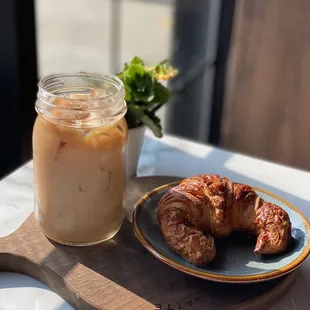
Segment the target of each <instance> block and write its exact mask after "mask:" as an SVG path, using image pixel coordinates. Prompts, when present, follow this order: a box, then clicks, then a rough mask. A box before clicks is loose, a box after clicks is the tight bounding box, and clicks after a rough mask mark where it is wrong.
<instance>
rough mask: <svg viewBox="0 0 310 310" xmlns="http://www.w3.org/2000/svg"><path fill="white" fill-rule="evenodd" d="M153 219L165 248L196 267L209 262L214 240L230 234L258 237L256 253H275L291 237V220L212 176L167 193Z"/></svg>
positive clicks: (237, 186)
mask: <svg viewBox="0 0 310 310" xmlns="http://www.w3.org/2000/svg"><path fill="white" fill-rule="evenodd" d="M157 218H158V222H159V225H160V229H161V232H162V235H163V237H164V239H165V241H166V242H167V244H168V245H169V246H170V248H171V249H172V250H174V251H175V252H177V253H178V254H179V255H181V256H182V257H183V258H184V259H186V260H187V261H189V262H191V263H193V264H195V265H198V266H205V265H207V264H208V263H210V262H211V261H212V260H213V259H214V258H215V255H216V248H215V243H214V238H222V237H227V236H228V235H229V234H230V233H231V232H232V231H248V232H249V233H251V234H254V235H256V236H258V238H257V242H256V246H255V249H254V253H255V254H257V255H258V254H276V253H281V252H283V251H284V250H285V249H286V248H287V245H288V242H289V239H290V238H291V222H290V219H289V216H288V214H287V213H286V212H285V211H284V210H283V209H282V208H281V207H279V206H277V205H275V204H272V203H270V202H266V201H264V200H263V199H262V198H261V197H259V196H258V195H257V194H256V192H255V191H254V189H253V188H252V187H250V186H248V185H245V184H240V183H234V182H231V181H229V180H228V179H227V178H221V177H220V176H219V175H214V174H212V175H208V174H206V175H196V176H193V177H191V178H187V179H184V180H183V181H182V182H181V183H180V184H179V185H178V186H175V187H173V188H171V189H169V190H168V191H167V192H166V193H165V194H164V196H163V197H162V198H161V199H160V201H159V204H158V210H157Z"/></svg>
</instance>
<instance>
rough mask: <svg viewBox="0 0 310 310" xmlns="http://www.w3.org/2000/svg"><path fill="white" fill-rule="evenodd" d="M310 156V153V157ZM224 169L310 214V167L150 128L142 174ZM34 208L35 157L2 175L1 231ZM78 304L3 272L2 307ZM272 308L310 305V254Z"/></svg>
mask: <svg viewBox="0 0 310 310" xmlns="http://www.w3.org/2000/svg"><path fill="white" fill-rule="evenodd" d="M309 160H310V158H309ZM198 173H218V174H220V175H223V176H226V177H228V178H229V179H231V180H233V181H236V182H243V183H247V184H250V185H253V186H257V187H260V188H264V189H266V190H268V191H271V192H273V193H274V194H276V195H279V196H281V197H283V198H284V199H286V200H288V201H289V202H291V203H293V204H294V205H295V206H296V207H298V208H299V209H300V210H301V211H302V212H303V213H304V214H305V215H306V216H307V218H308V219H310V173H309V172H306V171H301V170H297V169H292V168H289V167H284V166H281V165H278V164H274V163H270V162H266V161H262V160H259V159H254V158H250V157H247V156H243V155H240V154H235V153H231V152H226V151H223V150H219V149H215V148H213V147H210V146H206V145H202V144H198V143H194V142H190V141H186V140H184V139H180V138H175V137H171V136H168V135H166V136H165V137H164V138H162V139H156V138H153V136H152V134H151V133H150V132H147V133H146V136H145V141H144V145H143V149H142V155H141V157H140V161H139V167H138V172H137V175H138V176H147V175H165V176H177V177H188V176H191V175H194V174H198ZM32 210H33V186H32V162H29V163H27V164H26V165H24V166H22V167H21V168H19V169H18V170H16V171H15V172H13V173H12V174H10V175H9V176H7V177H6V178H4V179H3V180H2V181H0V236H6V235H8V234H10V233H12V232H13V231H15V230H16V229H17V228H18V227H19V226H20V225H21V224H22V222H23V221H24V220H25V219H26V218H27V216H28V215H29V214H30V213H31V212H32ZM17 309H18V310H68V309H73V308H72V307H71V306H69V305H68V304H67V303H66V302H65V301H64V300H63V299H62V298H61V297H59V296H58V295H57V294H56V293H54V292H52V291H51V290H49V289H48V288H47V287H46V286H45V285H43V284H42V283H40V282H38V281H36V280H34V279H32V278H30V277H27V276H24V275H20V274H14V273H0V310H17ZM271 309H272V310H299V309H300V310H304V309H305V310H306V309H310V259H309V258H308V259H307V260H306V261H305V263H304V264H303V265H302V266H301V267H300V270H299V272H298V277H297V280H296V282H295V284H294V286H293V287H292V288H291V289H290V290H289V291H288V292H287V293H286V294H285V295H284V296H283V297H282V298H281V300H279V301H278V302H277V303H276V304H274V306H272V308H271Z"/></svg>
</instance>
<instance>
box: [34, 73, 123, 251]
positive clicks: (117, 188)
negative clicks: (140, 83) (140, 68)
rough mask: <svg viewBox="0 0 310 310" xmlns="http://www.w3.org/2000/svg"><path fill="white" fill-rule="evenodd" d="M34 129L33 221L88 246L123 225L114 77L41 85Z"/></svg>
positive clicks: (50, 79)
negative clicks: (34, 219) (34, 218)
mask: <svg viewBox="0 0 310 310" xmlns="http://www.w3.org/2000/svg"><path fill="white" fill-rule="evenodd" d="M38 88H39V90H38V96H37V101H36V105H35V108H36V111H37V113H38V116H37V119H36V121H35V125H34V129H33V169H34V190H35V217H36V219H37V220H38V222H39V223H40V225H41V227H42V230H43V232H44V233H45V235H46V236H47V237H48V238H50V239H51V240H54V241H56V242H58V243H61V244H66V245H75V246H85V245H92V244H97V243H100V242H102V241H104V240H107V239H109V238H111V237H113V236H114V235H115V234H116V233H117V232H118V230H119V229H120V227H121V225H122V223H123V219H124V202H125V188H126V156H125V149H126V143H127V135H128V129H127V124H126V121H125V119H124V115H125V113H126V111H127V107H126V102H125V101H124V97H125V91H124V86H123V83H122V81H121V80H120V79H118V78H117V77H111V76H107V75H98V74H88V73H78V74H53V75H49V76H46V77H44V78H43V79H41V81H40V82H39V85H38Z"/></svg>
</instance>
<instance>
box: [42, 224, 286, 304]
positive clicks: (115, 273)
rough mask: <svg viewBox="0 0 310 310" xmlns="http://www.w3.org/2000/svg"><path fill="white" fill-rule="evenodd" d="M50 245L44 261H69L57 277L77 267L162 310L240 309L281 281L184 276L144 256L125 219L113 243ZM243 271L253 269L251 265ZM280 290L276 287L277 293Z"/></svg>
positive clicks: (146, 253) (151, 257) (146, 254)
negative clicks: (229, 280) (235, 281)
mask: <svg viewBox="0 0 310 310" xmlns="http://www.w3.org/2000/svg"><path fill="white" fill-rule="evenodd" d="M53 245H54V246H55V250H54V251H53V252H52V253H51V254H50V255H49V256H48V258H46V260H45V261H49V262H51V261H52V262H53V264H57V260H58V264H61V262H62V261H66V262H70V263H66V264H65V265H63V267H62V277H65V276H66V275H67V274H69V273H70V272H71V271H72V270H73V269H74V267H75V265H76V264H82V265H84V266H86V267H87V268H89V269H91V270H93V271H94V272H96V273H97V274H100V275H102V276H103V278H101V279H109V280H111V281H113V282H114V283H116V284H118V285H120V286H122V287H123V288H125V289H126V290H128V291H130V292H132V293H133V294H134V295H137V296H140V297H142V298H143V299H144V300H147V301H149V302H150V303H152V304H154V305H156V304H157V305H162V309H169V308H168V305H170V307H171V308H172V309H175V310H176V309H199V310H200V309H232V305H243V304H244V303H245V304H246V303H248V302H249V301H252V300H253V299H255V298H259V297H260V296H261V295H263V294H264V293H266V292H268V291H270V290H272V289H273V288H275V287H276V286H278V285H279V284H281V282H282V281H284V280H285V277H282V278H279V279H276V280H272V281H268V282H266V283H256V284H251V285H244V284H223V283H215V282H211V281H206V280H202V279H198V278H194V277H192V276H189V275H186V274H184V273H182V272H179V271H177V270H175V269H173V268H171V267H169V266H167V265H165V264H163V263H162V262H160V261H158V260H157V259H155V258H154V257H153V256H151V255H150V254H149V253H148V252H146V250H144V248H143V247H142V246H141V245H140V243H139V242H138V240H137V238H136V237H135V235H134V233H133V229H132V224H131V223H130V222H129V221H128V220H126V221H125V222H124V224H123V226H122V228H121V230H120V232H119V233H118V234H117V235H116V236H115V237H114V238H113V239H111V240H110V241H107V242H105V243H103V244H101V245H96V246H92V247H88V248H71V247H66V246H62V245H59V244H56V243H53ZM42 263H43V264H45V262H42ZM249 269H252V271H254V270H255V268H251V267H249ZM79 276H80V277H82V276H83V275H82V274H80V275H79ZM101 281H103V280H100V279H98V281H97V283H96V287H97V288H98V287H102V289H104V287H105V286H106V284H104V282H101ZM105 281H106V280H105ZM282 284H283V283H282ZM283 287H286V285H285V284H284V286H283ZM286 288H287V287H286ZM284 291H285V289H283V288H282V289H280V290H279V293H283V292H284ZM98 292H99V291H98V290H97V294H98ZM168 292H169V293H168ZM275 295H276V294H275ZM264 306H265V304H264ZM178 307H179V308H178ZM182 307H183V308H182ZM154 309H155V308H154Z"/></svg>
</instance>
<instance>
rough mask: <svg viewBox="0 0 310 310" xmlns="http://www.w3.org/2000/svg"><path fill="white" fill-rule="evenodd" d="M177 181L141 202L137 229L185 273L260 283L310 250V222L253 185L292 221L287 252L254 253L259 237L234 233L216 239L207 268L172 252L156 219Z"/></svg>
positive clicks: (144, 240) (289, 267)
mask: <svg viewBox="0 0 310 310" xmlns="http://www.w3.org/2000/svg"><path fill="white" fill-rule="evenodd" d="M175 185H177V183H170V184H166V185H164V186H161V187H158V188H156V189H154V190H153V191H152V192H150V193H148V194H146V195H145V196H144V197H143V198H141V199H140V201H139V202H138V204H137V206H136V209H135V211H134V213H133V226H134V232H135V234H136V236H137V238H138V239H139V240H140V242H141V243H142V245H143V246H144V247H145V248H146V249H147V250H148V251H149V252H150V253H151V254H152V255H154V256H155V257H156V258H158V259H159V260H161V261H162V262H164V263H166V264H167V265H170V266H171V267H173V268H176V269H178V270H180V271H183V272H185V273H188V274H191V275H193V276H196V277H200V278H204V279H208V280H214V281H219V282H238V283H240V282H259V281H265V280H269V279H274V278H276V277H279V276H282V275H284V274H287V273H289V272H291V271H293V270H295V269H296V268H297V267H298V266H300V264H301V263H302V262H303V261H304V260H305V259H306V257H307V256H308V255H309V252H310V239H309V236H310V224H309V222H308V220H307V219H306V218H305V216H304V215H303V214H302V213H301V212H300V211H299V210H298V209H297V208H295V207H294V206H292V205H291V204H290V203H288V202H286V201H285V200H283V199H282V198H280V197H277V196H276V195H273V194H271V193H269V192H267V191H265V190H262V189H258V188H254V189H255V191H256V193H257V194H258V195H260V196H261V197H262V198H263V199H264V200H266V201H270V202H272V203H275V204H277V205H279V206H281V207H282V208H283V209H284V210H285V211H286V212H287V213H288V214H289V216H290V219H291V222H292V236H293V238H292V242H291V244H290V246H289V248H288V249H287V251H286V252H285V253H282V254H278V255H262V256H256V255H254V254H253V250H254V246H255V243H256V237H255V236H250V235H249V234H247V233H244V232H243V233H242V232H240V233H238V232H237V233H233V234H232V235H231V236H229V237H227V238H225V239H220V240H219V239H218V240H216V241H215V242H216V249H217V255H216V257H215V259H214V261H213V262H211V263H210V264H209V265H207V266H206V267H198V266H195V265H193V264H191V263H189V262H187V261H186V260H184V259H183V258H182V257H181V256H179V255H178V254H177V253H175V252H174V251H172V250H171V249H170V247H169V246H168V245H167V243H166V242H165V240H164V238H163V236H162V234H161V231H160V228H159V224H158V222H157V214H156V212H157V205H158V201H159V199H160V198H161V197H162V196H163V194H164V193H165V192H166V191H167V190H168V189H169V188H171V187H173V186H175Z"/></svg>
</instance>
